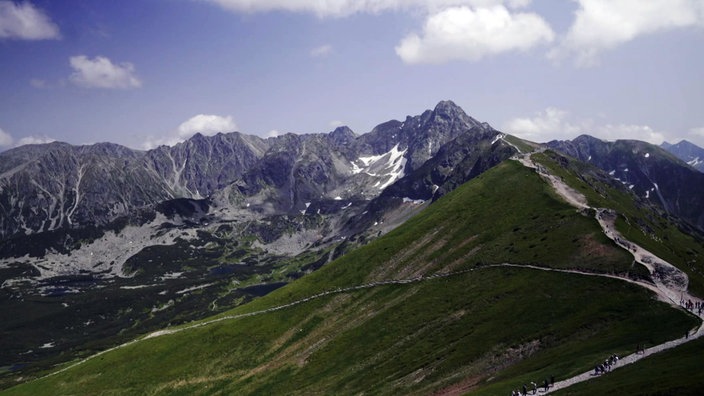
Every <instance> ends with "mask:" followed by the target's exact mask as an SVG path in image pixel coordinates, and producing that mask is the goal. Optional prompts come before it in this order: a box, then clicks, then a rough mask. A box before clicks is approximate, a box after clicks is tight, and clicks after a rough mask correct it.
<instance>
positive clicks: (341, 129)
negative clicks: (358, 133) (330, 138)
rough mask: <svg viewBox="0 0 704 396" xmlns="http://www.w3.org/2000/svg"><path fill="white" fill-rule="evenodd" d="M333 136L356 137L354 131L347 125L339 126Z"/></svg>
mask: <svg viewBox="0 0 704 396" xmlns="http://www.w3.org/2000/svg"><path fill="white" fill-rule="evenodd" d="M332 134H333V135H352V136H354V131H352V130H351V129H350V128H349V127H348V126H347V125H343V126H339V127H337V128H335V130H334V131H332Z"/></svg>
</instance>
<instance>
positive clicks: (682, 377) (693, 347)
mask: <svg viewBox="0 0 704 396" xmlns="http://www.w3.org/2000/svg"><path fill="white" fill-rule="evenodd" d="M702 355H704V338H700V339H698V340H694V341H691V342H689V343H687V344H684V345H680V346H678V347H677V348H674V349H671V350H668V351H663V352H661V353H658V354H656V355H653V356H649V357H648V358H647V359H644V360H642V361H639V362H638V363H637V364H632V365H629V366H626V367H622V368H619V369H617V370H614V371H612V372H610V373H608V374H607V375H603V376H601V377H599V378H595V379H593V380H591V381H587V382H583V383H579V384H576V385H573V386H571V387H569V388H565V389H563V390H560V391H558V392H555V394H556V395H571V396H572V395H573V396H578V395H602V394H607V393H608V394H617V395H663V396H664V395H668V396H675V395H677V396H698V395H701V394H702V389H704V376H702Z"/></svg>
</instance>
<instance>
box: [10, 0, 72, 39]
mask: <svg viewBox="0 0 704 396" xmlns="http://www.w3.org/2000/svg"><path fill="white" fill-rule="evenodd" d="M0 38H10V39H20V40H46V39H58V38H61V34H60V33H59V27H58V26H56V24H55V23H54V22H52V21H51V18H49V17H48V16H47V15H46V14H45V13H44V11H42V10H40V9H38V8H36V7H34V6H33V5H32V4H31V3H29V2H24V3H15V2H12V1H0Z"/></svg>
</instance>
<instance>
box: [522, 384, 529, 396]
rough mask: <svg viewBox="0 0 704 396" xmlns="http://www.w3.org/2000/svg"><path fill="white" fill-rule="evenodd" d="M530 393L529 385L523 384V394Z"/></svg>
mask: <svg viewBox="0 0 704 396" xmlns="http://www.w3.org/2000/svg"><path fill="white" fill-rule="evenodd" d="M527 394H528V387H527V386H526V384H523V396H526V395H527Z"/></svg>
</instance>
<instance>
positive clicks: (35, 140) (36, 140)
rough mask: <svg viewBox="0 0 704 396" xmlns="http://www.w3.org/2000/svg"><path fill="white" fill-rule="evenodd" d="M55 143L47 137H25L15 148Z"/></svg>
mask: <svg viewBox="0 0 704 396" xmlns="http://www.w3.org/2000/svg"><path fill="white" fill-rule="evenodd" d="M55 141H56V139H52V138H50V137H48V136H25V137H23V138H21V139H20V140H19V141H18V142H17V144H16V145H15V146H24V145H25V144H47V143H51V142H55Z"/></svg>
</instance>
